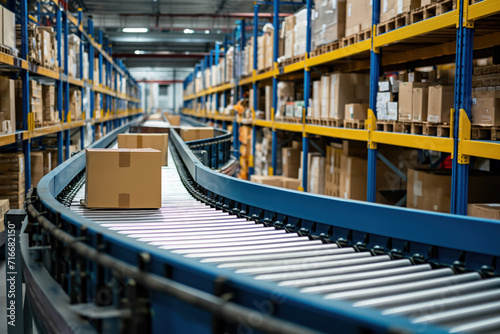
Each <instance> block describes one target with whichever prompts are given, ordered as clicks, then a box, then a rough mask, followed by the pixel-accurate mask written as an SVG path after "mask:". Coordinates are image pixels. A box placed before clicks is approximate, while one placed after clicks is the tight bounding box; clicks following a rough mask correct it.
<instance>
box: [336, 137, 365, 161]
mask: <svg viewBox="0 0 500 334" xmlns="http://www.w3.org/2000/svg"><path fill="white" fill-rule="evenodd" d="M342 154H343V155H344V156H346V157H347V156H350V157H359V158H363V159H366V158H367V157H368V148H367V146H366V142H364V141H357V140H343V141H342Z"/></svg>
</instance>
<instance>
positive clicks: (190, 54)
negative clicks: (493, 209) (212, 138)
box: [70, 0, 303, 73]
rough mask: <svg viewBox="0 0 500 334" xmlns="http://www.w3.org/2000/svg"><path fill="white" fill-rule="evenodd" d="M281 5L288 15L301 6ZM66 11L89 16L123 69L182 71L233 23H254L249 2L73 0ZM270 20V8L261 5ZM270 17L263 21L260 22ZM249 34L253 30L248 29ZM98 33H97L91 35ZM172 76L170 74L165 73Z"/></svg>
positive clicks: (205, 52)
mask: <svg viewBox="0 0 500 334" xmlns="http://www.w3.org/2000/svg"><path fill="white" fill-rule="evenodd" d="M295 2H297V3H298V5H297V6H282V8H281V9H280V10H281V12H282V13H292V12H294V11H296V10H298V9H299V8H300V7H301V6H302V5H303V3H302V0H295ZM70 6H71V10H73V11H76V10H77V9H78V8H82V9H83V12H84V15H85V16H87V17H92V20H93V22H94V29H95V30H96V31H97V30H102V31H103V33H104V36H105V38H107V39H108V40H109V42H110V43H111V44H112V47H113V55H114V56H116V57H120V58H122V59H123V60H124V63H125V65H126V66H127V67H128V68H131V69H132V71H133V68H135V67H138V68H141V71H142V70H143V69H144V68H158V67H160V68H177V69H178V70H179V71H178V73H181V72H182V71H183V68H184V69H185V70H184V72H187V69H188V68H189V72H190V71H192V67H194V65H195V64H197V63H199V62H200V60H201V59H202V58H203V57H204V56H205V55H206V54H208V52H209V51H210V50H213V49H214V47H215V43H216V42H218V41H219V42H222V41H224V36H225V35H227V34H231V33H232V32H233V29H234V27H235V21H237V20H240V19H241V18H247V22H250V21H251V20H253V10H254V1H251V0H119V1H118V0H105V1H102V0H73V1H70ZM261 12H262V13H266V14H265V15H268V16H270V15H271V14H270V13H271V12H272V6H270V5H262V6H261ZM266 20H267V21H269V20H270V17H268V18H265V17H264V18H262V21H261V23H262V22H265V21H266ZM124 28H147V29H148V31H147V32H146V33H126V32H123V29H124ZM248 29H249V30H248V33H251V29H252V27H251V26H249V27H248ZM95 35H97V33H96V34H95ZM169 73H171V72H169Z"/></svg>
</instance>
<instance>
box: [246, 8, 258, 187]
mask: <svg viewBox="0 0 500 334" xmlns="http://www.w3.org/2000/svg"><path fill="white" fill-rule="evenodd" d="M258 35H259V5H258V4H257V3H255V4H254V5H253V50H252V51H253V64H252V68H253V71H252V72H253V73H252V76H255V74H256V73H257V46H258V45H257V39H258ZM252 89H253V106H252V118H253V119H255V111H256V110H257V106H258V105H259V101H257V99H258V94H257V89H258V87H257V82H255V81H254V82H253V84H252ZM256 141H257V127H256V126H255V125H253V126H252V153H251V156H250V161H249V168H248V177H249V178H250V177H251V176H252V175H253V174H254V173H255V144H256Z"/></svg>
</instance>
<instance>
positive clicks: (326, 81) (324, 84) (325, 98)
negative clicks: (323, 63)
mask: <svg viewBox="0 0 500 334" xmlns="http://www.w3.org/2000/svg"><path fill="white" fill-rule="evenodd" d="M330 82H331V81H330V76H328V75H324V76H322V77H321V113H320V117H321V118H323V119H328V118H329V117H330V102H331V99H330V93H331V87H330Z"/></svg>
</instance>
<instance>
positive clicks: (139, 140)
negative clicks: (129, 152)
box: [136, 136, 142, 148]
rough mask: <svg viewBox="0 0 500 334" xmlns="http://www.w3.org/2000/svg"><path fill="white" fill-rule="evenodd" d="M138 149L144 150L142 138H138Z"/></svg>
mask: <svg viewBox="0 0 500 334" xmlns="http://www.w3.org/2000/svg"><path fill="white" fill-rule="evenodd" d="M136 147H137V148H142V136H137V146H136Z"/></svg>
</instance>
